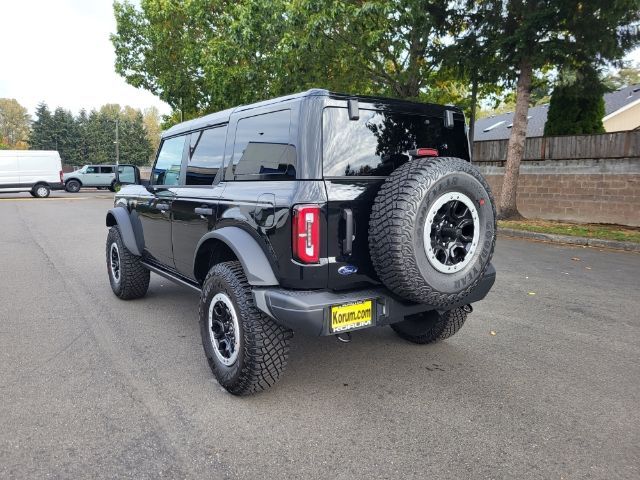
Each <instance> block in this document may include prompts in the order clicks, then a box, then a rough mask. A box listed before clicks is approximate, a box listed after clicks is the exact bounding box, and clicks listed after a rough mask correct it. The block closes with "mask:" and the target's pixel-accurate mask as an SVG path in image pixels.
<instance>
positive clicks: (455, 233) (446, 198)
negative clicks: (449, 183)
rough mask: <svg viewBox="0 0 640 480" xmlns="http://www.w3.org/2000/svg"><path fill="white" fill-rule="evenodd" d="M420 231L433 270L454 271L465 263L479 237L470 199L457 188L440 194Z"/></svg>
mask: <svg viewBox="0 0 640 480" xmlns="http://www.w3.org/2000/svg"><path fill="white" fill-rule="evenodd" d="M423 235H424V249H425V252H426V254H427V259H428V260H429V263H431V265H433V267H434V268H435V269H436V270H438V271H439V272H442V273H453V272H457V271H459V270H461V269H463V268H464V267H466V266H467V265H468V263H469V261H470V260H471V259H472V258H473V254H474V253H475V251H476V249H477V247H478V240H479V238H480V225H479V219H478V211H477V210H476V207H475V206H474V205H473V201H472V200H471V199H470V198H469V197H467V196H466V195H465V194H464V193H460V192H449V193H445V194H444V195H442V196H441V197H440V198H438V199H437V200H436V201H435V202H434V203H433V205H431V208H430V209H429V213H427V221H426V222H424V233H423Z"/></svg>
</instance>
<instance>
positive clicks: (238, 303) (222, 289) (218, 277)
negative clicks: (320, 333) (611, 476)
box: [199, 261, 293, 395]
mask: <svg viewBox="0 0 640 480" xmlns="http://www.w3.org/2000/svg"><path fill="white" fill-rule="evenodd" d="M217 293H224V294H225V295H226V296H227V297H228V298H229V299H230V300H231V302H232V304H233V307H234V309H235V313H236V315H237V318H238V323H239V327H240V331H239V348H238V353H237V358H236V360H235V362H234V363H233V364H231V365H225V364H224V363H222V362H221V361H220V360H219V359H218V357H217V356H216V354H215V352H214V350H213V349H214V348H215V346H214V345H213V342H212V340H211V337H210V335H209V307H210V302H211V300H212V299H213V298H214V296H215V295H216V294H217ZM199 315H200V333H201V336H202V345H203V347H204V351H205V354H206V356H207V360H208V362H209V367H210V368H211V370H212V371H213V373H214V375H215V377H216V379H217V380H218V383H220V385H222V386H223V387H224V388H225V389H226V390H227V391H228V392H230V393H232V394H234V395H249V394H252V393H257V392H260V391H262V390H265V389H267V388H269V387H270V386H272V385H273V384H274V383H276V382H277V381H278V379H279V378H280V376H281V375H282V372H283V371H284V369H285V366H286V364H287V358H288V356H289V343H290V340H291V337H292V336H293V332H292V331H291V330H289V329H287V328H285V327H283V326H281V325H278V324H277V323H275V322H274V321H273V320H272V319H271V318H269V317H268V316H267V315H265V314H264V313H263V312H261V311H260V310H258V309H257V308H256V306H255V304H254V301H253V295H252V293H251V286H250V285H249V283H248V282H247V278H246V275H245V273H244V271H243V269H242V265H241V264H240V262H237V261H233V262H224V263H219V264H217V265H214V266H213V267H212V268H211V270H209V273H208V274H207V277H206V278H205V281H204V285H203V288H202V295H201V297H200V308H199Z"/></svg>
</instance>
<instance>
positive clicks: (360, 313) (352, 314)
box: [331, 300, 373, 333]
mask: <svg viewBox="0 0 640 480" xmlns="http://www.w3.org/2000/svg"><path fill="white" fill-rule="evenodd" d="M372 323H373V302H372V301H371V300H365V301H364V302H357V303H351V304H349V305H337V306H335V307H331V331H332V332H333V333H339V332H345V331H347V330H356V329H358V328H364V327H368V326H370V325H371V324H372Z"/></svg>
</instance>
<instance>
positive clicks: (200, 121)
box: [162, 88, 461, 138]
mask: <svg viewBox="0 0 640 480" xmlns="http://www.w3.org/2000/svg"><path fill="white" fill-rule="evenodd" d="M313 96H329V97H331V98H336V99H345V100H346V99H349V98H356V99H358V100H361V101H363V102H368V103H377V102H380V103H385V104H392V105H397V106H399V107H400V106H402V105H406V106H410V105H413V106H414V108H415V106H416V105H422V106H426V105H431V106H435V105H433V104H425V103H421V102H412V101H409V100H398V99H393V98H388V97H374V96H367V95H352V94H348V93H338V92H331V91H329V90H325V89H322V88H312V89H310V90H307V91H304V92H299V93H293V94H291V95H284V96H282V97H277V98H272V99H269V100H262V101H260V102H256V103H251V104H249V105H240V106H238V107H233V108H228V109H226V110H222V111H220V112H215V113H210V114H209V115H205V116H204V117H199V118H194V119H193V120H187V121H186V122H182V123H178V124H177V125H174V126H173V127H171V128H169V129H168V130H165V131H164V132H162V138H165V137H171V136H173V135H179V134H181V133H185V132H189V131H191V130H199V129H203V128H207V127H211V126H213V125H219V124H223V123H227V122H228V121H229V118H230V117H231V115H232V114H233V113H236V112H242V111H244V110H251V109H254V108H259V107H264V106H268V105H274V104H277V103H283V102H288V101H291V100H296V99H301V98H304V97H313ZM438 107H440V108H443V109H444V108H445V107H444V106H441V105H438ZM446 108H447V109H450V110H454V111H456V112H461V110H460V109H459V108H458V107H455V106H453V105H447V106H446Z"/></svg>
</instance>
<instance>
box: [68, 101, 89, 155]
mask: <svg viewBox="0 0 640 480" xmlns="http://www.w3.org/2000/svg"><path fill="white" fill-rule="evenodd" d="M75 123H76V135H77V140H76V148H75V150H74V152H73V157H72V158H71V159H70V160H69V163H71V164H72V165H84V164H86V163H89V144H88V127H89V116H88V115H87V111H86V110H85V109H84V108H83V109H82V110H80V113H79V114H78V116H77V117H76V119H75Z"/></svg>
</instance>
